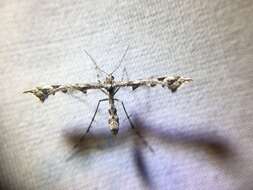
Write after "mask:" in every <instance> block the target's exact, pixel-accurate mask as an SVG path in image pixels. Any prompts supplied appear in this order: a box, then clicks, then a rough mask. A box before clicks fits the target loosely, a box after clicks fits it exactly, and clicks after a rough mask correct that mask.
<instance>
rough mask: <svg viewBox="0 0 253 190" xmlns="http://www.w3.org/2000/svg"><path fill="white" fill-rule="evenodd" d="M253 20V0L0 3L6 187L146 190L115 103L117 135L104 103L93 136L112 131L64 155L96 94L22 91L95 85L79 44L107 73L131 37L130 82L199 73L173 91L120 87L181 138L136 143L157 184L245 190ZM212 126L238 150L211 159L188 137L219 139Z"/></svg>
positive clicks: (0, 116) (130, 103) (135, 109)
mask: <svg viewBox="0 0 253 190" xmlns="http://www.w3.org/2000/svg"><path fill="white" fill-rule="evenodd" d="M252 16H253V1H251V0H241V1H239V0H238V1H230V0H213V1H203V0H192V1H190V0H186V1H184V0H177V1H165V0H164V1H163V0H160V1H151V0H148V1H127V0H124V1H118V0H110V1H109V0H108V1H102V0H89V1H88V0H87V1H67V0H64V1H63V0H61V1H60V0H53V1H49V0H48V1H46V0H43V1H32V0H26V1H18V0H10V1H7V0H6V1H1V3H0V18H1V20H0V23H1V30H0V44H1V46H0V72H1V75H0V85H1V89H2V90H1V95H0V98H1V101H0V109H1V113H0V124H1V126H0V127H1V128H0V147H1V149H0V150H1V157H0V167H1V173H0V179H1V183H2V186H5V189H8V188H9V189H31V190H34V189H38V190H40V189H41V190H42V189H43V190H45V189H49V190H51V189H59V190H62V189H67V190H69V189H73V190H74V189H75V190H79V189H115V190H116V189H145V188H146V187H144V184H143V180H142V179H143V178H141V177H140V171H138V169H137V168H136V166H135V164H134V162H133V154H132V147H133V143H132V142H131V140H130V139H126V138H122V139H121V137H122V135H124V133H125V132H126V128H128V127H129V126H128V125H127V121H126V120H124V118H125V117H124V115H123V113H122V111H120V110H119V113H120V117H121V121H122V125H121V127H122V128H124V129H122V128H121V130H120V132H119V133H120V134H119V136H118V137H117V140H113V139H114V138H112V137H111V136H110V132H109V130H108V128H107V121H106V120H107V115H106V114H107V108H106V105H104V106H102V107H101V109H100V111H99V115H98V117H97V119H96V122H95V123H94V127H93V128H92V133H93V134H94V135H96V133H97V132H103V133H104V134H107V135H105V136H103V135H102V136H101V137H100V138H101V139H102V140H103V139H104V141H102V145H101V144H100V145H98V146H104V147H103V148H100V149H95V150H92V151H88V152H85V151H84V152H83V153H80V155H77V156H76V157H74V158H72V159H71V160H70V161H68V162H66V161H65V158H66V157H68V155H69V154H71V148H70V147H71V146H70V145H69V144H68V143H66V142H67V141H66V139H65V137H64V135H63V131H66V130H67V131H71V130H75V129H76V128H77V127H76V126H81V127H82V128H83V130H85V128H86V126H87V125H88V123H89V121H90V119H91V117H92V114H93V111H94V109H95V106H96V102H97V100H98V99H99V98H100V97H103V95H102V94H101V93H96V92H91V93H89V94H88V95H87V96H83V97H82V99H83V101H82V102H80V101H78V100H77V99H74V98H72V97H71V96H66V95H62V94H59V95H57V96H55V97H51V98H49V99H48V101H46V102H45V104H44V105H42V104H40V103H39V101H38V100H37V99H35V98H33V97H32V96H29V95H24V94H22V93H21V92H22V91H23V90H26V89H29V88H32V87H34V86H37V85H40V84H52V83H71V82H89V81H94V80H96V73H95V70H94V67H93V65H92V63H91V62H90V60H89V59H88V58H87V56H85V54H84V52H83V49H87V50H88V51H89V52H90V53H91V54H92V55H93V56H94V57H95V59H96V60H97V62H98V63H99V65H100V66H101V67H103V68H104V69H106V70H107V71H111V70H112V69H113V68H114V67H115V65H116V64H117V62H118V60H119V59H120V57H121V55H122V54H123V52H124V49H125V48H126V46H127V45H130V50H129V53H128V55H127V56H126V59H125V61H124V65H125V66H126V68H127V71H128V74H129V77H130V78H131V79H136V78H144V77H149V76H152V75H153V76H158V75H164V74H181V75H183V76H187V77H192V78H193V79H194V82H193V83H192V84H190V85H186V86H185V87H184V88H182V89H180V90H179V91H178V93H176V94H173V95H172V94H171V93H170V92H169V91H167V90H164V89H160V88H154V89H150V90H148V89H138V90H137V91H135V92H131V91H130V90H123V91H121V92H120V93H119V95H118V96H117V97H119V98H121V99H122V100H124V101H125V104H126V107H127V109H128V111H129V113H130V114H132V115H135V116H138V117H139V118H141V122H142V123H143V127H149V128H152V129H153V130H155V131H163V133H164V134H170V135H169V136H170V137H172V139H173V137H174V138H175V139H177V138H178V136H180V134H184V135H182V136H183V137H180V138H182V139H181V140H175V141H174V140H171V141H172V142H171V144H170V143H169V142H167V143H165V145H166V146H164V143H161V142H160V139H159V138H156V137H155V136H153V137H149V138H147V139H148V141H149V142H150V144H152V146H153V147H154V148H155V151H156V152H155V154H152V153H150V152H149V151H148V150H147V149H143V150H142V151H143V157H144V159H145V161H146V162H145V163H146V165H147V170H148V172H147V173H148V175H149V176H150V178H151V179H152V180H151V181H152V185H153V187H154V189H170V190H172V189H173V190H174V189H175V190H185V189H187V190H188V189H189V190H209V189H217V190H239V189H240V190H251V189H252V188H253V183H252V182H251V179H252V175H253V145H252V138H253V128H252V123H253V119H252V118H253V117H252V116H253V115H252V114H253V111H252V110H253V102H252V98H253V97H252V96H253V95H252V94H253V88H252V87H253V85H252V82H253V81H252V77H253V66H252V60H253V56H252V55H253V22H252ZM116 77H118V78H120V77H121V71H120V72H118V73H117V76H116ZM78 96H79V94H78ZM214 134H215V135H216V136H217V135H218V136H219V138H220V139H222V140H221V141H224V142H226V143H227V144H229V147H230V148H231V151H232V152H233V154H231V155H233V156H228V158H226V157H225V156H224V157H222V156H221V157H219V159H217V156H218V155H216V154H215V155H213V153H211V152H205V151H204V150H203V147H202V146H200V145H199V144H198V143H197V144H196V145H195V144H194V143H191V142H188V141H187V140H186V139H187V138H191V136H193V137H194V138H195V137H196V136H197V138H211V139H212V140H215V139H216V137H215V135H214ZM184 136H187V137H185V139H184ZM122 141H123V142H122ZM182 142H184V143H182ZM226 143H225V144H226ZM115 144H119V145H118V146H115ZM188 145H190V146H188ZM110 146H112V148H109V147H110ZM7 187H8V188H7Z"/></svg>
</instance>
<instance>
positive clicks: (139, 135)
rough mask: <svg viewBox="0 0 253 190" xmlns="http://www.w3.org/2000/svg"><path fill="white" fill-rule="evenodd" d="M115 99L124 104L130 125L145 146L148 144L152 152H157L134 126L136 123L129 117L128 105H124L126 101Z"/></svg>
mask: <svg viewBox="0 0 253 190" xmlns="http://www.w3.org/2000/svg"><path fill="white" fill-rule="evenodd" d="M114 100H116V101H118V102H120V103H121V105H122V107H123V110H124V112H125V114H126V117H127V119H128V121H129V123H130V125H131V128H132V129H133V130H134V132H135V134H136V135H137V136H138V137H139V138H140V139H141V141H142V142H143V144H144V145H145V146H147V147H148V149H149V150H150V151H151V152H152V153H154V152H155V151H154V149H153V148H152V147H151V146H150V145H149V144H148V142H147V141H146V140H145V139H144V137H143V136H142V135H141V134H140V133H139V132H138V131H137V130H136V127H135V126H134V124H133V122H132V120H131V118H130V117H129V115H128V113H127V111H126V107H125V105H124V102H123V101H120V100H119V99H114Z"/></svg>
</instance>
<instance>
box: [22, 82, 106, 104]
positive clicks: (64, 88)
mask: <svg viewBox="0 0 253 190" xmlns="http://www.w3.org/2000/svg"><path fill="white" fill-rule="evenodd" d="M100 88H103V85H102V84H99V83H94V84H74V85H47V86H41V87H36V88H34V89H31V90H27V91H24V93H32V94H33V95H35V96H36V97H37V98H39V99H40V101H41V102H44V101H45V100H46V99H47V98H48V96H49V95H55V93H56V92H63V93H67V92H73V91H80V92H82V93H85V94H86V93H87V90H89V89H100Z"/></svg>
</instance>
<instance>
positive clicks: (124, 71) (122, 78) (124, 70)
mask: <svg viewBox="0 0 253 190" xmlns="http://www.w3.org/2000/svg"><path fill="white" fill-rule="evenodd" d="M124 74H126V80H127V81H129V77H128V74H127V70H126V67H124V69H123V73H122V77H121V81H123V80H124V76H125V75H124ZM119 89H120V87H118V88H117V89H116V90H115V92H114V94H113V95H115V94H116V93H117V92H118V91H119Z"/></svg>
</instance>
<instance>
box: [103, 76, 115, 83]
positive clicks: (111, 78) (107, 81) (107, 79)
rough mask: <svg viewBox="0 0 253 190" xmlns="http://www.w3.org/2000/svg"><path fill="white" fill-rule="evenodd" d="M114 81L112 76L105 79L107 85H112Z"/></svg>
mask: <svg viewBox="0 0 253 190" xmlns="http://www.w3.org/2000/svg"><path fill="white" fill-rule="evenodd" d="M113 80H114V76H112V74H109V75H107V76H106V78H105V81H106V83H112V81H113Z"/></svg>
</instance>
